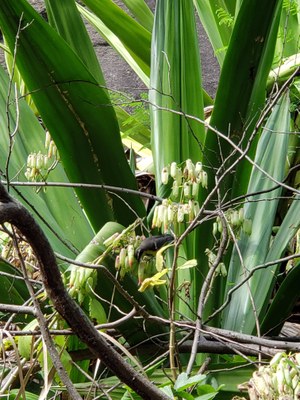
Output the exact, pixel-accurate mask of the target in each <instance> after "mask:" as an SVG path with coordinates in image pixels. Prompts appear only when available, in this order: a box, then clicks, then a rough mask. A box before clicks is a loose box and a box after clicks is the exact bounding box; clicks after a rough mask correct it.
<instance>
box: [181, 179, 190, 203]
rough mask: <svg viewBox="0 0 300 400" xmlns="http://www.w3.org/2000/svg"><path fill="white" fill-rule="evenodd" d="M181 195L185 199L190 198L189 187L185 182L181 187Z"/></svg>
mask: <svg viewBox="0 0 300 400" xmlns="http://www.w3.org/2000/svg"><path fill="white" fill-rule="evenodd" d="M183 195H184V197H185V198H186V199H190V198H191V185H190V184H189V183H188V182H185V183H184V185H183Z"/></svg>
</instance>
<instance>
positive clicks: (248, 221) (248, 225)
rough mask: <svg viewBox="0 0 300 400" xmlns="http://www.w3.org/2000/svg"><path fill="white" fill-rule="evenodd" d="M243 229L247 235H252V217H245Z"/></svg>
mask: <svg viewBox="0 0 300 400" xmlns="http://www.w3.org/2000/svg"><path fill="white" fill-rule="evenodd" d="M243 231H244V232H245V233H246V234H247V235H249V236H250V235H251V233H252V220H251V219H247V218H245V219H244V222H243Z"/></svg>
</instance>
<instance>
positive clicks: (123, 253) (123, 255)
mask: <svg viewBox="0 0 300 400" xmlns="http://www.w3.org/2000/svg"><path fill="white" fill-rule="evenodd" d="M126 256H127V251H126V249H125V248H124V247H122V249H121V250H120V254H119V257H120V267H121V268H123V267H124V266H125V259H126Z"/></svg>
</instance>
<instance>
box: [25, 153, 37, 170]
mask: <svg viewBox="0 0 300 400" xmlns="http://www.w3.org/2000/svg"><path fill="white" fill-rule="evenodd" d="M35 165H36V155H35V153H31V154H29V156H28V157H27V167H28V168H35Z"/></svg>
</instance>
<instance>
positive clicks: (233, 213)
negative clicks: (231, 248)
mask: <svg viewBox="0 0 300 400" xmlns="http://www.w3.org/2000/svg"><path fill="white" fill-rule="evenodd" d="M225 219H226V221H227V222H228V223H229V224H230V226H231V227H232V229H236V228H242V230H243V231H244V232H245V233H246V234H247V235H251V232H252V221H251V219H248V218H245V217H244V209H243V208H240V209H239V210H231V209H229V210H227V211H226V212H225ZM218 232H219V233H222V232H223V225H222V222H221V218H220V217H217V219H216V221H215V222H214V223H213V235H214V236H216V235H217V233H218Z"/></svg>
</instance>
